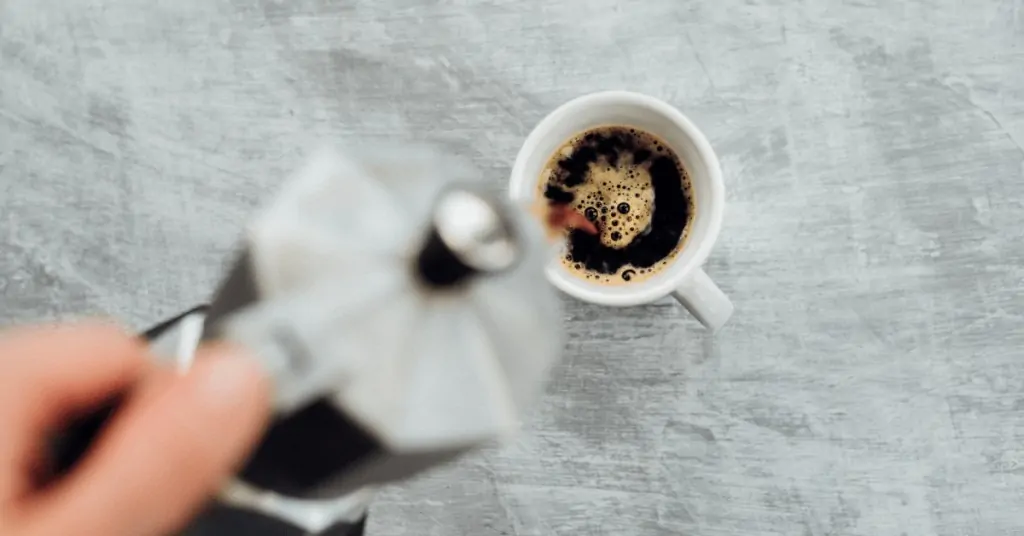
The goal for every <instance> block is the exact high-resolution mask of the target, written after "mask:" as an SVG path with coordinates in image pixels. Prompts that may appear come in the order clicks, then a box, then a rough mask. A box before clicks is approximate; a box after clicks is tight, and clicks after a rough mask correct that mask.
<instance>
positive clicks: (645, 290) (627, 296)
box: [509, 90, 725, 307]
mask: <svg viewBox="0 0 1024 536" xmlns="http://www.w3.org/2000/svg"><path fill="white" fill-rule="evenodd" d="M610 104H627V105H632V106H638V107H641V108H647V109H649V110H651V111H652V112H653V113H656V114H659V115H661V116H663V117H665V118H666V119H668V120H669V121H670V122H671V123H672V124H673V125H675V126H676V127H678V128H679V129H680V130H681V131H682V132H683V134H684V135H685V136H686V137H687V138H689V139H690V141H691V142H692V143H693V145H694V147H695V148H696V149H697V152H698V153H699V154H700V157H701V159H702V160H703V161H704V167H705V169H704V172H705V173H706V174H707V177H708V179H707V182H708V186H709V188H710V196H709V198H710V201H709V202H708V203H705V204H704V205H701V207H700V209H701V210H703V211H707V214H708V218H709V219H708V221H707V227H706V228H705V231H704V232H703V233H702V234H701V235H700V236H690V237H689V238H688V239H687V240H688V244H687V247H692V248H693V252H694V253H693V255H692V256H691V257H690V258H689V259H688V262H686V263H685V264H682V265H681V263H680V262H679V261H678V258H677V259H676V260H674V261H673V262H671V263H670V264H669V265H668V266H667V267H666V270H665V277H661V278H653V279H650V280H648V281H645V282H643V283H640V284H638V285H636V287H635V288H633V289H631V290H630V292H622V291H616V292H615V293H609V292H601V290H600V287H597V286H589V287H585V286H583V285H576V284H573V283H572V282H569V281H567V280H566V278H563V277H558V276H557V275H558V273H559V272H558V270H559V267H558V266H557V264H556V263H557V261H556V260H554V259H553V260H552V261H550V262H549V263H548V265H547V266H546V268H545V274H546V276H547V279H548V281H550V282H551V283H552V284H553V285H555V286H556V287H557V288H558V289H559V290H561V291H562V292H565V293H567V294H569V295H571V296H573V297H575V298H578V299H581V300H584V301H588V302H591V303H597V304H600V305H610V306H620V307H626V306H633V305H641V304H645V303H650V302H653V301H656V300H659V299H661V298H664V297H665V296H668V295H669V294H671V293H672V292H673V291H674V290H676V289H677V288H678V287H679V285H680V284H682V282H683V280H685V279H686V278H687V277H688V276H689V275H690V274H691V273H692V272H693V271H694V270H696V269H699V268H700V267H701V266H702V265H703V264H704V262H705V261H706V260H707V258H708V256H709V255H710V254H711V250H712V248H713V247H714V245H715V241H716V240H717V239H718V235H719V233H720V231H721V228H722V219H723V217H724V210H725V184H724V181H723V179H722V169H721V163H720V162H719V160H718V155H717V154H715V151H714V149H713V148H712V147H711V143H710V142H709V141H708V140H707V138H706V137H705V136H704V134H703V132H701V131H700V129H699V128H697V126H696V125H695V124H694V123H693V122H692V121H691V120H690V119H689V118H688V117H686V116H685V115H684V114H683V113H682V112H681V111H679V110H678V109H677V108H676V107H674V106H672V105H671V104H669V103H667V102H664V101H662V100H660V99H658V98H655V97H652V96H649V95H645V94H642V93H636V92H632V91H622V90H611V91H599V92H595V93H588V94H584V95H581V96H578V97H575V98H573V99H571V100H569V101H567V102H565V103H563V104H562V105H560V106H558V107H557V108H555V109H554V110H552V111H551V112H550V113H548V114H547V115H546V116H545V117H544V118H543V119H542V120H541V121H540V122H539V123H537V126H535V127H534V128H533V130H532V131H530V134H529V135H527V137H526V139H525V140H524V141H523V144H522V146H521V147H520V149H519V153H518V154H517V155H516V159H515V163H514V164H513V166H512V173H511V175H510V177H509V195H510V196H511V197H513V198H514V199H517V200H522V199H523V197H524V196H522V195H520V194H519V193H518V192H519V191H521V190H522V188H521V187H520V185H521V184H522V183H523V181H525V180H530V181H531V182H533V181H534V180H535V179H533V178H531V177H526V176H525V175H526V169H525V168H526V165H527V161H528V160H530V156H532V155H533V154H534V153H535V152H536V151H537V150H538V147H539V146H540V142H541V140H542V139H543V138H544V136H545V134H546V133H547V132H548V131H550V130H552V129H553V128H554V127H555V126H556V125H558V124H559V123H560V122H562V121H564V120H565V119H566V118H567V117H570V116H571V115H574V114H578V113H581V112H582V111H584V110H586V109H591V108H601V107H604V106H607V105H610ZM529 199H532V196H529ZM617 288H619V289H621V288H630V287H629V286H626V287H617Z"/></svg>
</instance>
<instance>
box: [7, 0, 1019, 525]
mask: <svg viewBox="0 0 1024 536" xmlns="http://www.w3.org/2000/svg"><path fill="white" fill-rule="evenodd" d="M607 88H625V89H633V90H638V91H643V92H646V93H649V94H652V95H655V96H659V97H662V98H664V99H667V100H668V101H670V102H672V103H674V104H675V105H677V106H678V107H680V108H681V109H682V110H684V112H685V113H687V114H688V115H690V116H691V117H692V118H693V119H694V120H695V121H696V122H697V123H698V124H699V125H700V126H701V127H702V128H703V129H704V130H705V131H706V132H707V134H708V136H709V138H710V140H711V141H712V143H713V145H714V146H715V147H716V148H717V150H718V151H719V153H720V155H721V158H722V161H723V164H724V169H725V177H726V181H727V186H728V191H729V206H728V213H727V217H726V223H725V228H724V231H723V234H722V238H721V241H720V243H719V244H720V245H719V247H718V248H717V250H716V251H715V252H714V254H713V255H712V258H711V261H710V264H709V267H708V271H709V272H710V273H711V274H712V276H713V277H714V278H715V279H716V280H717V281H718V282H719V284H720V285H721V286H722V287H723V289H725V290H726V291H727V292H728V293H730V294H731V296H732V297H733V299H734V300H735V303H736V307H737V314H736V316H735V318H734V319H733V321H732V323H731V324H730V325H729V326H728V328H727V329H725V330H724V331H723V332H722V333H721V334H720V335H719V336H717V337H716V338H711V337H708V336H707V335H705V334H704V333H703V332H702V331H701V329H700V328H699V327H698V325H697V324H696V323H695V322H694V321H693V320H692V319H690V318H687V317H686V316H685V314H684V313H683V312H682V311H681V310H680V308H679V307H678V306H677V305H675V304H672V303H669V302H665V303H662V304H657V305H653V306H649V307H643V308H637V309H629V310H610V309H601V308H597V307H592V306H587V305H582V304H577V303H570V304H569V306H568V313H567V314H568V320H567V325H568V330H569V331H570V333H571V335H572V340H571V343H570V344H569V348H568V352H567V356H566V360H565V362H564V363H563V364H562V365H561V366H560V368H559V369H558V371H557V375H556V378H555V380H554V381H553V383H552V384H551V385H550V388H549V390H548V394H547V397H546V399H545V400H544V404H543V405H542V407H540V408H539V409H538V411H537V413H536V414H535V415H534V416H533V418H532V420H531V421H530V423H529V433H528V434H527V435H526V436H524V437H523V438H522V439H521V440H519V441H518V442H516V443H515V444H513V445H510V446H507V447H505V448H502V449H500V450H492V451H488V452H484V453H482V454H480V455H478V456H475V457H473V458H470V459H466V460H463V461H462V462H460V463H458V464H457V465H455V466H452V467H448V468H445V469H443V470H439V471H436V472H433V473H431V474H429V475H426V476H424V477H423V478H420V479H418V480H417V481H415V482H410V483H408V484H407V485H404V486H400V487H395V488H393V489H390V490H388V491H387V492H386V493H385V495H384V497H383V498H382V499H381V501H380V502H379V503H378V504H377V506H376V507H375V509H374V513H373V515H374V517H373V519H372V523H371V525H372V526H371V529H370V534H371V535H374V536H406V535H408V536H453V535H471V536H488V535H503V536H513V535H515V536H553V535H557V536H569V535H573V536H575V535H608V536H612V535H614V536H630V535H637V536H641V535H642V536H667V535H694V536H715V535H759V534H765V535H800V536H808V535H809V536H823V535H864V536H901V535H905V536H921V535H933V534H934V535H941V536H997V535H1010V534H1024V508H1022V504H1024V414H1022V411H1024V392H1022V390H1024V360H1022V357H1024V356H1022V351H1021V347H1022V346H1024V329H1022V328H1024V326H1022V322H1021V321H1022V315H1024V312H1022V310H1021V303H1022V302H1021V291H1022V279H1024V268H1022V266H1024V240H1022V229H1024V222H1022V218H1021V214H1022V206H1021V205H1022V199H1024V149H1022V145H1024V2H1022V1H1021V0H972V1H971V2H964V1H957V0H909V1H900V2H897V1H888V0H817V1H811V0H804V1H796V2H784V1H782V0H746V1H740V0H728V1H715V2H712V1H710V0H709V1H706V2H696V1H688V2H683V1H677V0H650V1H634V2H621V1H619V0H566V1H562V2H547V1H539V0H485V1H478V2H471V1H469V0H446V1H438V2H434V1H429V0H376V1H372V2H371V1H354V0H337V1H328V0H292V1H284V0H174V1H133V0H105V1H104V0H73V1H71V0H7V1H6V2H3V3H0V296H2V303H0V321H2V322H3V323H4V324H12V323H21V322H29V321H38V320H42V319H53V318H67V317H70V316H75V315H81V314H105V315H113V316H116V317H118V318H121V319H123V320H124V321H125V322H127V323H129V324H130V325H132V326H135V327H142V326H145V325H146V324H148V323H150V322H152V321H154V320H156V319H159V318H161V317H164V316H166V315H169V314H172V313H174V312H176V311H178V310H181V309H183V308H185V307H187V306H189V305H191V304H193V303H195V302H197V301H201V300H203V299H204V298H205V297H206V295H207V292H208V291H209V290H210V289H211V288H212V286H213V284H214V279H215V278H216V276H217V274H218V272H219V271H220V270H221V269H222V267H223V263H224V262H225V261H226V260H227V257H228V256H229V254H230V251H231V247H232V244H233V242H234V240H235V238H236V234H237V233H238V230H239V226H240V225H241V224H242V222H243V221H244V219H245V217H246V215H247V214H249V213H250V211H251V210H252V209H253V208H254V207H255V206H256V205H257V204H258V203H259V202H260V201H261V200H263V199H265V198H266V195H267V194H268V192H270V191H271V189H272V188H273V187H274V186H275V185H276V184H278V182H279V181H280V180H281V179H282V177H283V176H284V175H285V174H286V173H287V172H288V171H290V170H291V169H292V168H293V167H295V166H296V165H297V164H298V163H299V161H300V159H301V156H302V154H303V151H304V150H305V149H306V147H307V145H308V143H309V142H311V141H313V140H317V139H322V138H325V137H326V138H337V139H351V138H352V137H358V138H363V139H365V140H371V141H372V140H377V139H379V140H392V139H399V140H416V141H428V142H431V143H435V144H438V145H440V146H441V147H443V148H445V149H447V150H449V151H452V152H455V153H458V154H460V155H464V156H466V157H468V158H470V159H472V160H473V162H474V163H475V164H476V165H477V166H478V167H479V168H480V169H481V170H482V171H483V172H484V173H486V174H487V176H489V177H492V178H493V181H494V184H495V185H500V184H501V182H502V181H503V180H504V179H505V178H506V176H507V174H508V172H509V168H510V164H511V162H512V160H513V158H514V156H515V153H516V151H517V149H518V146H519V144H520V143H521V141H522V140H523V138H524V137H525V135H526V134H527V132H528V131H529V129H530V128H532V126H533V125H534V124H535V123H536V122H537V121H538V120H539V119H540V118H541V117H542V116H543V115H544V114H545V113H546V112H547V111H549V110H550V109H552V108H553V107H555V106H557V105H558V104H560V103H561V102H563V101H565V100H568V99H570V98H572V97H574V96H577V95H579V94H581V93H585V92H588V91H592V90H597V89H607Z"/></svg>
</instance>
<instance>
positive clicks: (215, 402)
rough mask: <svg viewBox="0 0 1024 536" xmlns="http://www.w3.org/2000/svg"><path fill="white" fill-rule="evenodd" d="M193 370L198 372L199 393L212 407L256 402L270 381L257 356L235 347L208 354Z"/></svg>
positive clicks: (197, 394) (230, 406) (196, 379)
mask: <svg viewBox="0 0 1024 536" xmlns="http://www.w3.org/2000/svg"><path fill="white" fill-rule="evenodd" d="M192 372H193V374H195V375H196V378H195V380H194V381H195V382H196V383H197V385H196V391H197V393H196V396H199V397H202V398H203V401H204V403H205V404H206V405H207V406H210V407H211V409H215V408H224V409H232V408H236V407H240V406H245V405H249V404H253V403H256V402H258V401H259V400H258V399H259V397H260V396H261V394H262V392H263V390H264V389H265V385H266V381H267V380H266V378H265V377H264V375H263V371H262V370H261V369H260V366H259V364H258V363H257V362H256V360H255V359H253V358H252V357H249V356H248V355H246V354H245V353H244V352H240V351H238V350H237V349H234V348H229V349H223V350H218V351H216V352H215V353H214V352H211V353H210V354H207V355H206V356H204V357H203V358H202V359H201V360H200V361H199V362H198V363H197V366H195V367H194V368H193V370H192Z"/></svg>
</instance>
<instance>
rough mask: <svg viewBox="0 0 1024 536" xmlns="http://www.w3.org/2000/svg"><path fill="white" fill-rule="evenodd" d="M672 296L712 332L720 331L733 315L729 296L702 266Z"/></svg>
mask: <svg viewBox="0 0 1024 536" xmlns="http://www.w3.org/2000/svg"><path fill="white" fill-rule="evenodd" d="M672 297H673V298H675V299H677V300H679V303H681V304H682V305H683V307H685V308H686V310H687V311H690V314H692V315H693V316H694V317H695V318H696V319H697V320H698V321H700V323H701V324H704V327H706V328H708V330H710V331H711V332H712V333H714V332H716V331H718V329H719V328H721V327H722V326H723V325H725V322H726V321H727V320H729V317H730V316H732V311H733V306H732V302H731V301H729V297H728V296H726V295H725V293H723V292H722V289H720V288H718V285H716V284H715V282H714V281H712V280H711V278H710V277H708V274H707V273H705V272H704V270H703V269H702V268H698V269H697V270H695V271H694V272H693V274H691V275H690V276H689V277H687V278H686V280H685V281H683V282H682V284H680V285H679V286H678V287H676V289H675V290H673V291H672Z"/></svg>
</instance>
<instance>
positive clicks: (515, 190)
mask: <svg viewBox="0 0 1024 536" xmlns="http://www.w3.org/2000/svg"><path fill="white" fill-rule="evenodd" d="M608 125H620V126H621V125H624V126H630V127H635V128H639V129H642V130H645V131H647V132H650V133H652V134H654V135H656V136H658V137H659V138H661V139H662V140H664V141H665V142H666V143H667V144H668V145H669V148H670V149H671V150H673V151H674V152H675V153H676V154H677V155H679V158H680V159H681V160H682V162H683V167H684V168H685V169H686V171H687V173H688V174H689V177H690V181H691V183H692V192H693V195H694V206H695V213H694V217H693V220H692V221H691V222H690V230H689V236H688V237H687V238H686V242H685V244H684V246H683V249H682V250H681V251H680V252H679V253H677V254H676V255H675V257H673V258H672V260H671V262H670V263H669V264H668V265H667V266H665V267H664V268H662V269H661V270H659V271H658V272H657V273H655V274H654V275H652V276H651V277H649V278H647V279H645V280H642V281H638V282H635V283H629V284H624V285H616V286H611V285H601V284H598V283H595V282H590V281H587V280H586V279H583V278H580V277H578V276H574V275H572V274H571V273H570V272H569V271H568V270H567V269H566V268H565V267H564V266H563V265H562V263H561V261H560V260H559V258H553V259H552V261H551V263H550V264H549V266H548V268H547V276H548V279H549V280H550V281H551V283H552V284H554V285H555V286H556V287H557V288H559V289H560V290H562V291H563V292H565V293H567V294H569V295H571V296H574V297H576V298H578V299H581V300H584V301H588V302H591V303H596V304H599V305H611V306H631V305H640V304H644V303H650V302H653V301H656V300H659V299H661V298H664V297H666V296H672V297H674V298H676V299H677V300H679V303H681V304H682V305H683V306H684V307H685V308H686V309H687V310H688V311H690V313H691V314H693V316H695V317H696V318H697V320H699V321H700V322H701V323H702V324H704V326H706V327H707V328H708V329H709V330H712V331H715V330H718V328H720V327H722V325H724V324H725V322H726V321H727V320H728V319H729V317H730V316H731V315H732V312H733V306H732V302H730V301H729V298H728V297H726V295H725V294H724V293H723V292H722V291H721V290H720V289H719V288H718V286H717V285H715V283H714V282H713V281H712V280H711V278H710V277H708V275H707V274H706V273H705V272H704V270H703V268H701V267H702V266H703V265H704V262H705V261H707V258H708V255H709V254H710V253H711V248H712V247H713V246H714V245H715V240H716V239H717V238H718V232H719V230H720V229H721V227H722V215H723V211H724V208H725V185H724V184H723V182H722V170H721V166H720V165H719V163H718V157H717V156H716V155H715V151H714V150H713V149H712V148H711V144H709V143H708V140H707V138H705V137H704V134H702V133H701V131H700V130H698V129H697V127H696V126H695V125H694V124H693V123H692V122H691V121H690V120H689V119H687V118H686V116H684V115H683V114H682V113H681V112H680V111H679V110H677V109H675V108H674V107H672V106H671V105H669V104H667V103H665V102H662V101H660V100H658V99H655V98H653V97H649V96H647V95H641V94H638V93H630V92H626V91H607V92H601V93H592V94H589V95H584V96H582V97H579V98H576V99H574V100H572V101H569V102H567V103H565V104H563V105H562V106H560V107H559V108H557V109H556V110H555V111H553V112H551V113H550V114H548V116H547V117H545V118H544V119H543V120H542V121H541V122H540V124H538V125H537V127H536V128H534V129H533V132H531V133H530V135H529V136H528V137H527V138H526V142H525V143H524V144H523V148H522V149H520V151H519V155H518V156H517V157H516V162H515V165H514V166H513V168H512V177H511V179H510V183H509V193H510V195H511V196H512V199H514V200H517V201H523V202H531V201H534V200H536V198H537V197H539V196H540V195H541V191H540V190H541V189H540V188H539V186H538V181H539V179H540V175H541V172H542V171H543V170H544V166H545V165H546V164H547V162H548V160H549V159H550V158H551V156H552V154H554V152H555V150H557V149H558V148H559V147H561V146H562V145H563V144H564V143H565V142H566V141H568V140H569V139H570V138H571V137H572V136H574V135H576V134H579V133H580V132H583V131H585V130H588V129H591V128H594V127H599V126H608Z"/></svg>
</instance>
